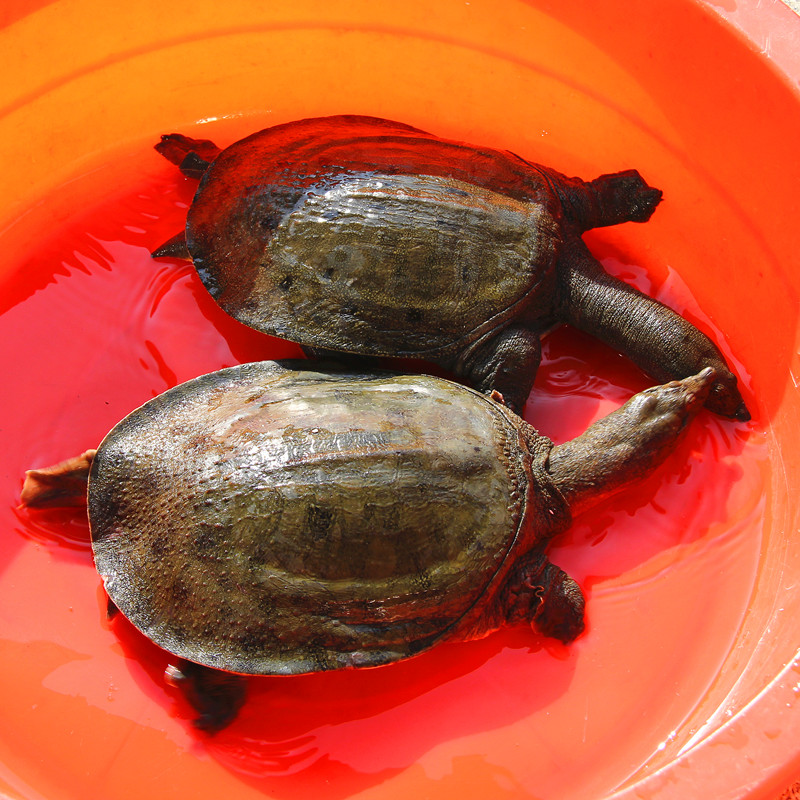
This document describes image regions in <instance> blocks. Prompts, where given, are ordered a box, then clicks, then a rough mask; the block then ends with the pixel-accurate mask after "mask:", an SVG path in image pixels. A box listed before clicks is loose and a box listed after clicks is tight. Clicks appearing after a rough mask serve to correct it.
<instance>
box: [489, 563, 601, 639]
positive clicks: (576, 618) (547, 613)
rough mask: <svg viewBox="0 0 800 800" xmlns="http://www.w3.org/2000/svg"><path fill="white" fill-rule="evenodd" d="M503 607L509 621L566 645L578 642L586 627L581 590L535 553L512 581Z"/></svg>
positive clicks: (558, 569)
mask: <svg viewBox="0 0 800 800" xmlns="http://www.w3.org/2000/svg"><path fill="white" fill-rule="evenodd" d="M502 606H503V607H502V610H501V615H502V616H505V618H506V620H507V621H508V622H511V623H515V622H527V623H529V624H531V625H534V626H535V627H536V628H537V629H538V631H539V632H540V633H541V634H543V635H544V636H549V637H550V638H553V639H558V640H559V641H561V642H563V643H564V644H569V643H570V642H571V641H573V640H574V639H577V638H578V636H580V635H581V634H582V633H583V631H584V628H585V622H584V611H585V608H586V599H585V598H584V596H583V592H582V591H581V587H580V586H578V584H577V582H576V581H575V580H574V579H573V578H571V577H570V576H569V575H567V573H566V572H564V570H563V569H561V568H560V567H557V566H556V565H555V564H552V563H551V562H550V561H548V560H547V558H546V557H545V556H544V555H542V554H538V555H535V554H533V555H532V558H531V559H530V560H529V561H527V562H526V563H524V564H522V565H521V568H520V569H519V570H518V571H517V572H516V573H515V574H514V575H513V576H512V577H511V578H510V579H509V582H508V584H507V585H506V591H505V593H504V594H503V600H502Z"/></svg>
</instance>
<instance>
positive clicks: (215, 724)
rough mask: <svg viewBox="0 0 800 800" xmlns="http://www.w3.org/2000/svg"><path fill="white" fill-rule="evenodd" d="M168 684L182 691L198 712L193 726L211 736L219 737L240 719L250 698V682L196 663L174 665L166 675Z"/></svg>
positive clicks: (168, 668)
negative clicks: (248, 685) (247, 698)
mask: <svg viewBox="0 0 800 800" xmlns="http://www.w3.org/2000/svg"><path fill="white" fill-rule="evenodd" d="M164 678H165V679H166V681H167V683H169V684H170V685H172V686H175V687H177V688H178V689H180V690H181V691H182V692H183V694H184V696H185V697H186V699H187V700H188V701H189V704H190V705H191V706H192V708H193V709H194V710H195V711H197V712H198V716H197V718H196V719H195V720H194V722H193V724H194V726H195V728H198V729H199V730H202V731H206V732H208V733H217V731H221V730H222V729H223V728H225V727H227V726H228V725H230V724H231V722H233V720H234V719H236V715H237V714H238V713H239V709H240V708H241V707H242V705H243V704H244V701H245V698H246V695H247V680H246V679H245V678H244V677H242V676H241V675H235V674H234V673H231V672H222V671H221V670H218V669H211V667H204V666H203V665H202V664H195V663H194V662H192V661H181V662H180V664H179V665H174V664H170V665H169V666H168V667H167V669H166V672H165V674H164Z"/></svg>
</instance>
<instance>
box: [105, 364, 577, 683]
mask: <svg viewBox="0 0 800 800" xmlns="http://www.w3.org/2000/svg"><path fill="white" fill-rule="evenodd" d="M523 425H524V423H522V421H521V420H519V419H518V418H516V416H515V415H513V414H512V413H511V412H509V411H508V410H507V409H506V408H505V407H503V406H502V405H500V404H498V403H496V402H494V401H492V400H491V399H489V398H487V397H485V396H483V395H481V394H479V393H477V392H473V391H472V390H469V389H466V388H463V387H460V386H457V385H456V384H453V383H450V382H448V381H442V380H439V379H436V378H430V377H425V376H421V377H420V376H402V375H391V374H390V375H384V376H379V375H378V376H376V375H358V374H356V375H353V374H348V373H340V372H336V371H329V372H313V371H311V372H300V371H297V370H295V369H291V368H288V367H287V366H282V365H278V364H275V363H273V362H263V363H261V364H247V365H243V366H240V367H233V368H230V369H226V370H222V371H220V372H217V373H214V374H213V375H209V376H205V377H203V378H199V379H196V380H194V381H190V382H189V383H186V384H183V385H182V386H179V387H176V388H175V389H173V390H170V391H168V392H166V393H165V394H164V395H161V396H160V397H158V398H156V399H154V400H152V401H150V402H149V403H147V404H146V405H145V406H143V407H142V408H141V409H139V410H138V411H136V412H134V413H133V414H131V415H130V416H128V417H127V418H126V419H125V420H123V422H121V423H120V424H119V425H118V426H117V427H116V428H114V430H112V431H111V433H109V435H108V436H107V437H106V438H105V440H104V441H103V443H102V444H101V446H100V447H99V448H98V452H97V455H96V456H95V459H94V462H93V465H92V471H91V476H90V481H89V518H90V523H91V532H92V540H93V548H94V553H95V562H96V565H97V569H98V571H99V572H100V574H101V575H102V576H103V579H104V581H105V585H106V590H107V591H108V594H109V596H110V597H111V599H112V600H113V602H114V604H115V605H116V606H117V607H118V608H119V610H120V611H121V612H122V613H123V614H125V616H126V617H128V619H130V620H131V621H132V622H133V623H134V625H136V626H137V627H139V628H140V629H141V630H142V631H143V632H144V633H145V634H146V635H147V636H148V637H150V638H151V639H153V640H154V641H155V642H156V643H157V644H159V645H161V646H162V647H164V648H165V649H167V650H169V651H170V652H172V653H174V654H176V655H178V656H181V657H183V658H186V659H189V660H191V661H196V662H199V663H202V664H206V665H208V666H212V667H217V668H220V669H225V670H230V671H234V672H239V673H249V674H294V673H301V672H313V671H319V670H325V669H334V668H339V667H346V666H373V665H377V664H382V663H387V662H391V661H394V660H397V659H400V658H404V657H406V656H409V655H413V654H414V653H417V652H419V651H421V650H424V649H426V648H428V647H430V646H431V645H433V644H434V643H435V642H437V641H439V640H441V639H442V638H448V639H459V638H472V637H475V636H478V635H485V633H487V632H488V631H487V627H486V624H485V623H482V622H481V619H482V618H483V617H484V615H483V614H482V613H481V612H482V610H483V609H485V608H486V607H487V606H492V604H493V603H495V599H496V597H497V596H498V592H499V590H500V588H501V587H502V585H503V582H504V578H505V576H506V575H507V573H508V571H509V569H510V568H511V567H512V565H515V564H516V563H517V561H518V560H519V559H523V558H524V559H526V560H529V561H530V560H531V559H532V560H533V561H536V562H537V566H536V569H541V568H543V564H541V563H538V562H541V560H542V552H541V551H542V549H543V544H544V542H545V541H546V540H547V538H548V537H549V536H551V535H553V534H555V533H557V532H558V531H559V530H561V529H563V528H564V527H565V526H566V525H567V524H568V521H569V514H568V511H567V509H566V505H565V503H564V501H563V500H562V499H561V496H560V494H559V493H558V492H557V490H556V489H555V487H554V486H553V484H552V481H551V480H550V479H549V477H548V476H547V473H546V471H545V469H544V465H545V461H546V456H547V453H549V450H550V448H551V447H552V443H551V442H550V441H549V440H547V439H546V438H544V437H540V436H538V434H537V435H535V436H528V437H527V439H525V438H523V434H522V432H521V431H522V426H523ZM537 548H538V551H537ZM531 551H533V554H531ZM492 624H494V625H495V626H496V624H498V623H497V621H496V620H493V621H492Z"/></svg>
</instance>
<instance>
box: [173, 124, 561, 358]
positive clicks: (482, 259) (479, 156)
mask: <svg viewBox="0 0 800 800" xmlns="http://www.w3.org/2000/svg"><path fill="white" fill-rule="evenodd" d="M559 208H560V206H559V205H558V203H557V202H556V199H555V196H554V193H553V191H552V189H551V187H550V185H549V183H548V181H547V179H546V178H545V177H544V176H543V175H542V174H541V173H540V172H539V170H538V169H537V168H536V167H534V166H533V165H530V164H528V163H526V162H525V161H523V160H522V159H520V158H518V157H516V156H514V155H512V154H510V153H504V152H500V151H493V150H481V151H479V150H475V149H474V148H470V147H468V146H466V145H463V144H460V143H456V142H449V141H447V140H442V139H439V138H438V137H435V136H432V135H430V134H426V133H423V132H422V131H418V130H415V129H414V128H409V127H408V126H405V125H401V124H400V123H392V122H389V121H386V120H374V119H371V118H355V117H341V118H334V119H333V120H326V119H322V120H304V121H301V122H295V123H291V124H287V125H277V126H275V127H273V128H268V129H267V130H264V131H259V132H258V133H256V134H253V135H252V136H249V137H247V138H245V139H243V140H241V141H239V142H236V143H235V144H233V145H231V146H230V147H228V148H226V149H225V150H224V151H223V152H222V153H220V155H219V156H218V157H217V158H216V160H215V161H214V162H213V163H212V164H211V166H210V167H209V168H208V170H207V172H206V173H205V175H204V177H203V179H202V181H201V183H200V186H199V187H198V191H197V194H196V195H195V198H194V201H193V202H192V205H191V207H190V209H189V213H188V216H187V227H186V244H187V247H188V250H189V253H190V254H191V256H192V259H193V261H194V265H195V268H196V269H197V272H198V275H199V276H200V278H201V280H202V281H203V283H204V285H205V286H206V288H207V289H208V290H209V292H210V293H211V295H212V296H213V297H214V299H215V300H216V301H217V302H218V303H219V305H220V306H221V307H222V308H223V309H224V310H225V311H226V312H227V313H228V314H230V315H231V316H233V317H235V318H236V319H238V320H239V321H241V322H244V323H245V324H247V325H249V326H251V327H253V328H256V329H258V330H261V331H263V332H265V333H270V334H273V335H278V336H282V337H285V338H288V339H291V340H292V341H296V342H299V343H300V344H303V345H309V346H314V347H324V348H330V349H333V350H344V351H356V352H359V353H363V354H372V355H414V356H428V357H436V356H438V357H443V356H444V357H447V356H449V355H450V354H451V353H455V352H459V351H460V350H462V349H463V348H464V347H465V346H467V345H469V344H470V343H471V342H474V341H477V340H478V339H480V337H481V336H483V335H484V334H486V333H488V332H491V331H494V330H495V329H497V328H499V327H502V325H503V324H504V323H505V322H507V321H508V320H509V319H511V318H517V319H519V318H524V316H525V311H526V308H525V305H526V303H530V302H531V301H532V300H533V301H536V296H537V291H536V290H537V289H538V288H540V287H544V286H549V284H548V281H552V280H553V278H554V275H555V257H556V251H557V249H558V247H559V246H560V243H561V232H560V211H559V210H558V209H559ZM549 291H550V289H549V288H542V292H544V294H546V295H547V294H549ZM537 302H541V300H538V301H537Z"/></svg>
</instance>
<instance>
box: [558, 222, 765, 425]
mask: <svg viewBox="0 0 800 800" xmlns="http://www.w3.org/2000/svg"><path fill="white" fill-rule="evenodd" d="M558 273H559V281H560V285H559V291H560V308H559V312H560V316H561V319H562V320H563V321H564V322H569V323H570V324H572V325H574V326H575V327H576V328H580V330H582V331H586V333H589V334H591V335H592V336H595V337H597V338H598V339H600V340H601V341H604V342H606V343H607V344H609V345H611V347H613V348H615V349H616V350H618V351H619V352H620V353H622V354H623V355H625V356H627V357H628V358H630V359H631V361H633V362H634V363H635V364H637V365H638V366H639V367H641V368H642V369H643V370H644V371H645V372H646V373H647V374H648V375H650V376H651V377H653V378H655V379H656V380H659V381H669V380H680V379H682V378H686V377H689V376H691V375H695V374H696V373H698V372H700V371H701V370H702V369H704V368H705V367H711V368H712V369H713V370H714V371H715V373H716V380H715V382H714V385H713V386H712V387H711V391H710V392H709V395H708V400H707V401H706V406H707V407H708V408H709V409H711V410H712V411H714V412H715V413H717V414H720V415H721V416H723V417H730V418H732V419H736V420H739V421H742V422H746V421H747V420H749V419H750V412H749V411H748V410H747V406H746V405H745V403H744V400H743V399H742V396H741V394H740V392H739V389H738V387H737V381H736V376H735V375H734V374H733V372H731V370H730V369H729V367H728V365H727V363H726V362H725V358H724V356H723V355H722V353H721V352H720V351H719V349H718V348H717V346H716V345H715V344H714V343H713V342H712V341H711V340H710V339H709V338H708V337H707V336H706V335H705V334H703V333H701V332H700V331H699V330H698V329H697V328H695V326H694V325H692V324H691V323H690V322H688V321H687V320H685V319H684V318H683V317H681V316H680V315H679V314H677V313H675V312H674V311H673V310H672V309H670V308H668V307H667V306H665V305H664V304H663V303H660V302H659V301H658V300H654V299H653V298H652V297H648V296H647V295H646V294H643V293H642V292H640V291H639V290H638V289H635V288H634V287H632V286H629V285H628V284H627V283H625V282H624V281H621V280H619V279H618V278H615V277H613V276H611V275H609V274H608V273H607V272H606V271H605V270H604V269H603V267H602V266H601V265H600V264H599V263H598V261H597V260H596V259H595V258H594V257H593V256H592V254H591V253H590V252H589V249H588V248H587V247H586V245H585V244H584V243H583V241H582V240H581V238H580V237H579V236H577V235H576V236H574V237H571V238H570V239H568V240H567V241H565V242H564V250H563V251H562V254H561V256H560V257H559V264H558Z"/></svg>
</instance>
